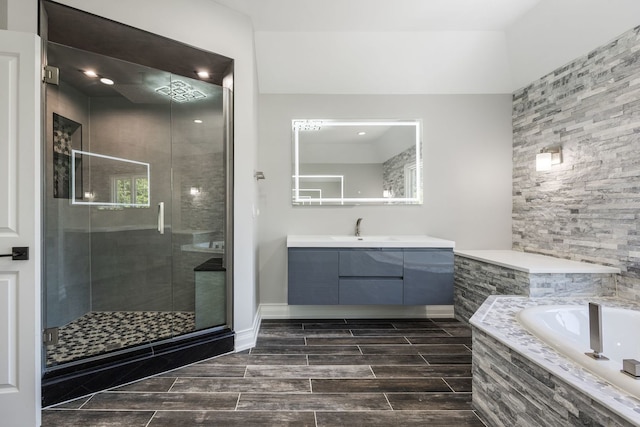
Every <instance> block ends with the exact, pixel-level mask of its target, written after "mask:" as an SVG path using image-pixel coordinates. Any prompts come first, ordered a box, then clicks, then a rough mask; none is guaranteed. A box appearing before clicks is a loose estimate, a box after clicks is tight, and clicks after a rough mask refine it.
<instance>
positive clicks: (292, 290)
mask: <svg viewBox="0 0 640 427" xmlns="http://www.w3.org/2000/svg"><path fill="white" fill-rule="evenodd" d="M288 264H289V266H288V273H289V286H288V288H289V304H292V305H295V304H301V305H302V304H306V305H326V304H338V303H339V300H338V251H337V250H335V249H324V250H323V249H297V248H290V249H289V262H288Z"/></svg>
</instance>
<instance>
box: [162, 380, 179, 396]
mask: <svg viewBox="0 0 640 427" xmlns="http://www.w3.org/2000/svg"><path fill="white" fill-rule="evenodd" d="M159 378H161V377H159ZM178 378H180V377H176V379H175V380H173V382H172V383H171V385H170V386H169V389H168V390H167V391H166V393H171V389H172V388H173V386H175V385H176V383H177V382H178Z"/></svg>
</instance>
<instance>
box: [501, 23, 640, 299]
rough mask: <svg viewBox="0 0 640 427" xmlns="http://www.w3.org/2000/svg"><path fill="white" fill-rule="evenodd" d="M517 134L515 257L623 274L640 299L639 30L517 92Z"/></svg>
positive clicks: (625, 291)
mask: <svg viewBox="0 0 640 427" xmlns="http://www.w3.org/2000/svg"><path fill="white" fill-rule="evenodd" d="M513 135H514V141H513V249H515V250H523V251H526V252H535V253H541V254H547V255H552V256H556V257H559V258H567V259H574V260H577V261H586V262H594V263H598V264H605V265H611V266H615V267H619V268H620V269H621V270H622V274H621V277H620V278H619V280H618V296H619V297H621V298H624V299H628V300H635V301H640V27H637V28H634V29H632V30H630V31H628V32H626V33H624V34H623V35H622V36H620V37H619V38H617V39H616V40H614V41H612V42H610V43H608V44H606V45H604V46H602V47H599V48H597V49H595V50H593V51H592V52H590V53H589V54H587V55H585V56H583V57H580V58H578V59H576V60H575V61H573V62H571V63H569V64H567V65H566V66H564V67H562V68H559V69H557V70H555V71H554V72H552V73H550V74H548V75H546V76H544V77H542V78H541V79H540V80H538V81H536V82H534V83H532V84H530V85H529V86H527V87H525V88H523V89H521V90H518V91H517V92H515V93H514V96H513ZM553 145H561V146H562V151H563V163H562V164H560V165H556V166H554V167H553V168H552V170H550V171H547V172H536V170H535V155H536V153H538V152H539V151H540V150H541V149H542V148H543V147H548V146H553Z"/></svg>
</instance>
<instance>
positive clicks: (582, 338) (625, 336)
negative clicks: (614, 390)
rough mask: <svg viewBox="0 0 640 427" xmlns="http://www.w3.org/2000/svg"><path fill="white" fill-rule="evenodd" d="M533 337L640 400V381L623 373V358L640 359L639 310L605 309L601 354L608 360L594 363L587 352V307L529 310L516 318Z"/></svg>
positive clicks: (557, 306)
mask: <svg viewBox="0 0 640 427" xmlns="http://www.w3.org/2000/svg"><path fill="white" fill-rule="evenodd" d="M516 317H517V319H518V321H519V322H520V323H521V324H522V325H523V326H524V327H525V328H526V329H527V330H528V331H529V332H531V333H532V334H534V335H535V336H537V337H538V338H540V339H541V340H542V341H544V342H545V343H547V344H548V345H549V346H551V347H553V348H554V349H556V350H557V351H559V352H560V353H562V354H564V355H565V356H567V357H569V358H570V359H572V360H573V361H574V362H576V363H578V364H579V365H581V366H583V367H584V368H585V369H587V370H588V371H590V372H592V373H594V374H596V375H598V376H599V377H601V378H603V379H605V380H606V381H607V382H609V383H611V384H613V385H615V386H616V387H618V388H621V389H622V390H624V391H625V392H627V393H628V394H630V395H632V396H635V397H637V398H640V380H636V379H634V378H631V377H629V376H628V375H626V374H624V373H622V372H620V370H621V369H622V360H623V359H636V360H640V311H635V310H628V309H623V308H614V307H607V306H603V307H602V331H603V332H602V338H603V351H602V354H603V355H604V356H606V357H608V358H609V360H594V359H592V358H591V357H589V356H586V355H585V354H584V353H585V352H589V351H590V350H591V348H590V345H589V323H588V320H589V318H588V308H587V306H586V305H583V306H576V305H554V306H552V305H544V306H537V307H529V308H525V309H523V310H521V311H520V312H519V313H518V314H517V315H516Z"/></svg>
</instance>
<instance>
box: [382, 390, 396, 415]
mask: <svg viewBox="0 0 640 427" xmlns="http://www.w3.org/2000/svg"><path fill="white" fill-rule="evenodd" d="M382 395H383V396H384V399H385V400H386V401H387V405H389V408H391V411H395V409H393V405H391V402H389V397H388V396H387V393H382Z"/></svg>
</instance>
